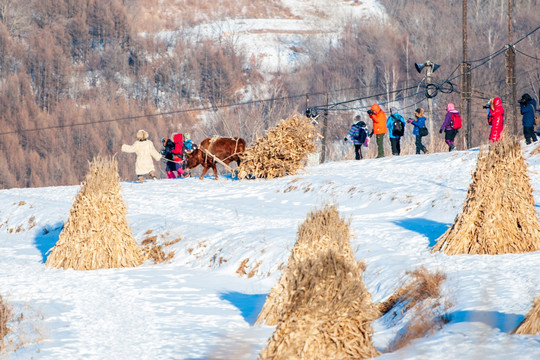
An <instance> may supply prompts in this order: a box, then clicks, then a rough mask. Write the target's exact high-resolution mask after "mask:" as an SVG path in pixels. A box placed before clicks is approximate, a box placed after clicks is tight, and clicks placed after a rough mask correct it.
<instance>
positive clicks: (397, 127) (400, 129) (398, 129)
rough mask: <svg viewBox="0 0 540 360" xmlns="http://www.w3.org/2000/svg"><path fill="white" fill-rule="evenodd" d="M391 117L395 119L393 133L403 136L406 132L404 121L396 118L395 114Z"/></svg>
mask: <svg viewBox="0 0 540 360" xmlns="http://www.w3.org/2000/svg"><path fill="white" fill-rule="evenodd" d="M391 117H392V118H393V119H394V124H393V125H392V135H393V136H403V135H404V134H405V128H404V126H403V123H402V122H401V120H399V119H398V118H395V117H394V115H391Z"/></svg>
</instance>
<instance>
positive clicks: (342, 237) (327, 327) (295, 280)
mask: <svg viewBox="0 0 540 360" xmlns="http://www.w3.org/2000/svg"><path fill="white" fill-rule="evenodd" d="M350 236H351V234H350V230H349V223H348V222H347V221H344V220H343V219H341V218H340V216H339V213H338V211H337V209H336V208H335V206H329V205H327V206H325V207H324V208H323V209H322V210H319V211H314V212H312V213H310V214H308V217H307V219H306V221H305V222H304V223H303V224H302V225H300V227H299V229H298V240H297V242H296V244H295V246H294V248H293V250H292V254H291V256H290V257H289V261H288V264H287V267H286V268H285V270H284V271H283V274H282V276H281V279H280V280H279V282H278V283H277V284H276V285H275V286H274V287H273V288H272V290H271V291H270V294H268V297H267V299H266V303H265V304H264V306H263V309H262V311H261V313H260V314H259V317H258V318H257V323H263V322H264V323H266V324H269V325H274V324H277V326H276V330H275V332H274V334H273V335H272V337H271V338H270V340H269V341H268V345H267V347H266V348H265V349H263V351H262V352H261V354H260V359H360V358H370V357H374V356H377V355H378V354H379V352H378V351H377V349H375V347H374V346H373V344H372V341H371V336H372V333H373V330H372V328H371V324H370V322H371V321H372V320H374V319H376V318H377V317H378V316H379V315H380V313H379V311H378V309H377V308H376V307H375V306H374V305H373V303H372V302H371V294H370V293H369V292H368V291H367V289H366V287H365V285H364V283H363V281H362V272H363V270H364V267H365V266H364V264H363V263H357V262H356V261H355V259H354V256H353V253H352V251H351V248H350V242H349V239H350Z"/></svg>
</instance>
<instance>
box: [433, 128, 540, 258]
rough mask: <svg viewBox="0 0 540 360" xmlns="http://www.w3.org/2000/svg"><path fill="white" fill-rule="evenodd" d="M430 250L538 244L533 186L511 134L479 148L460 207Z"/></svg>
mask: <svg viewBox="0 0 540 360" xmlns="http://www.w3.org/2000/svg"><path fill="white" fill-rule="evenodd" d="M433 250H434V251H444V252H445V253H446V254H448V255H456V254H488V255H495V254H506V253H523V252H531V251H537V250H540V225H539V224H538V218H537V217H536V210H535V206H534V198H533V189H532V186H531V184H530V180H529V176H528V174H527V164H526V163H525V159H524V157H523V153H522V151H521V146H520V144H519V142H518V141H517V140H515V139H508V138H507V139H506V140H502V141H499V142H497V143H494V144H491V145H490V146H489V149H486V148H485V147H484V148H482V149H481V150H480V153H479V155H478V163H477V166H476V170H475V171H474V173H473V181H472V183H471V185H470V186H469V190H468V193H467V198H466V200H465V205H464V206H463V210H462V212H461V214H459V215H458V216H457V217H456V220H455V221H454V224H453V225H452V227H450V228H449V229H448V230H447V231H446V232H445V233H444V234H443V235H442V236H441V237H440V238H439V239H438V242H437V244H436V245H435V246H434V248H433Z"/></svg>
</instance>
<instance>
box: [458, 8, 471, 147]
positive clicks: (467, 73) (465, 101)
mask: <svg viewBox="0 0 540 360" xmlns="http://www.w3.org/2000/svg"><path fill="white" fill-rule="evenodd" d="M467 48H468V44H467V0H463V62H462V64H461V73H462V74H463V76H462V77H461V106H460V108H461V113H462V115H464V116H463V118H464V120H465V124H467V133H466V134H465V138H466V142H467V149H470V148H471V147H472V119H471V95H472V94H471V64H470V63H469V62H468V55H467Z"/></svg>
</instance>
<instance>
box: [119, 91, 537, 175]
mask: <svg viewBox="0 0 540 360" xmlns="http://www.w3.org/2000/svg"><path fill="white" fill-rule="evenodd" d="M519 104H520V110H521V115H523V118H522V125H523V136H524V138H525V142H526V144H531V143H532V142H536V141H538V137H537V134H536V132H535V131H534V127H535V125H540V124H537V123H536V122H540V120H538V117H537V116H536V111H537V108H536V100H535V99H533V98H532V97H531V96H530V95H529V94H527V93H525V94H523V95H522V96H521V99H520V100H519ZM484 108H485V109H486V112H487V122H488V124H489V126H490V134H489V140H490V141H491V142H496V141H499V140H500V139H501V136H502V132H503V127H504V108H503V105H502V100H501V98H499V97H495V98H492V99H490V100H489V102H488V103H487V104H486V105H485V106H484ZM367 114H368V117H369V118H370V119H371V120H372V124H373V126H372V130H371V132H369V130H368V127H367V124H366V123H365V122H364V121H363V120H362V117H361V116H360V115H356V116H355V118H354V122H353V124H352V126H351V129H350V130H349V133H348V134H347V136H346V137H345V138H344V141H349V140H351V141H352V142H353V144H354V150H355V159H356V160H360V159H362V158H363V155H362V148H363V147H368V146H369V143H370V139H371V137H372V136H373V135H375V141H376V143H377V158H381V157H384V137H385V135H386V134H387V133H388V134H389V138H390V145H391V148H392V155H394V156H398V155H400V154H401V138H402V137H403V136H404V134H405V127H406V125H407V124H411V125H412V126H413V129H412V134H413V135H414V136H415V145H416V154H421V153H424V154H425V153H427V152H428V150H427V148H426V147H425V146H424V144H423V143H422V138H423V137H425V136H427V135H428V129H427V127H426V117H425V116H424V109H423V108H417V109H416V110H415V111H414V119H413V118H409V119H407V120H405V119H404V118H403V116H402V115H401V114H400V113H399V110H398V109H397V108H395V107H390V116H386V113H385V112H384V111H383V109H382V108H381V107H380V106H379V105H378V104H373V105H371V107H370V109H369V110H367ZM460 128H461V116H460V114H459V111H458V110H457V109H456V108H455V105H454V104H453V103H451V102H450V103H448V104H447V106H446V115H445V118H444V121H443V123H442V125H441V127H440V129H439V133H442V132H443V131H444V133H445V134H444V141H445V143H446V144H447V145H448V151H453V150H454V149H455V148H456V144H455V139H456V136H457V134H458V132H459V129H460ZM161 143H162V145H163V149H162V150H161V153H160V152H158V151H157V150H156V148H155V147H154V144H153V143H152V141H150V140H149V139H148V132H146V131H145V130H139V131H138V132H137V141H135V142H134V143H133V144H132V145H127V144H123V145H122V151H123V152H126V153H135V154H136V155H137V159H136V161H135V173H136V174H137V179H138V180H139V182H143V180H144V177H145V176H149V177H150V178H152V179H156V174H155V167H154V163H153V160H155V161H161V160H163V161H165V162H166V168H165V171H166V173H167V178H168V179H174V178H176V177H186V176H189V173H187V172H186V171H185V169H184V166H183V163H184V161H183V160H184V159H183V158H184V155H185V154H186V151H189V150H191V147H192V142H191V138H190V136H189V134H187V133H186V134H184V135H182V134H175V135H174V136H173V139H169V138H162V139H161Z"/></svg>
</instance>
